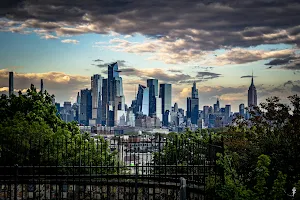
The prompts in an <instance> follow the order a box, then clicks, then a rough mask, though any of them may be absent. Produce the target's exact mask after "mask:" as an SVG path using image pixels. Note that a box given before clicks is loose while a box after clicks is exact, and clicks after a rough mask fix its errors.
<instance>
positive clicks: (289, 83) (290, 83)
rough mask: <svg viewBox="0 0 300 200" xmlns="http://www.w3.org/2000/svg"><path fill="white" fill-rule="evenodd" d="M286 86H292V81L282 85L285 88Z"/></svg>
mask: <svg viewBox="0 0 300 200" xmlns="http://www.w3.org/2000/svg"><path fill="white" fill-rule="evenodd" d="M286 85H293V81H287V82H285V83H284V84H283V86H284V87H285V86H286Z"/></svg>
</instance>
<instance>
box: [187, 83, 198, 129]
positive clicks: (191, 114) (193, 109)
mask: <svg viewBox="0 0 300 200" xmlns="http://www.w3.org/2000/svg"><path fill="white" fill-rule="evenodd" d="M187 118H190V119H191V123H192V124H197V123H198V119H199V98H198V89H197V88H196V82H194V83H193V87H192V97H188V98H187Z"/></svg>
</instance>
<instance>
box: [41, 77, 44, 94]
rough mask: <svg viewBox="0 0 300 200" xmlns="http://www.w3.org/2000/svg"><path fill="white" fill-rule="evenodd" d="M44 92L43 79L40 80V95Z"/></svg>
mask: <svg viewBox="0 0 300 200" xmlns="http://www.w3.org/2000/svg"><path fill="white" fill-rule="evenodd" d="M43 92H44V81H43V79H41V93H43Z"/></svg>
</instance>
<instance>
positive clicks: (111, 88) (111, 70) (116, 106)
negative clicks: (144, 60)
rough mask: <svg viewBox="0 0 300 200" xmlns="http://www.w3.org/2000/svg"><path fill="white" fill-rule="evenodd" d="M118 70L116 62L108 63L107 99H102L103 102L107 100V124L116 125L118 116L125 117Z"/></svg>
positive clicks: (121, 84) (118, 119) (121, 85)
mask: <svg viewBox="0 0 300 200" xmlns="http://www.w3.org/2000/svg"><path fill="white" fill-rule="evenodd" d="M119 72H120V71H119V67H118V63H112V64H110V65H108V78H107V99H104V102H107V103H106V108H105V110H106V121H107V123H106V125H107V126H115V125H118V123H119V122H120V117H122V118H123V117H125V118H126V113H125V97H124V94H123V82H122V77H120V76H119ZM103 85H104V82H103ZM104 102H103V103H104ZM108 122H109V123H108Z"/></svg>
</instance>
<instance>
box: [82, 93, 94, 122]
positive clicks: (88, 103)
mask: <svg viewBox="0 0 300 200" xmlns="http://www.w3.org/2000/svg"><path fill="white" fill-rule="evenodd" d="M80 96H81V99H80V124H83V125H85V126H88V125H89V119H91V118H92V93H91V90H89V89H85V90H81V92H80Z"/></svg>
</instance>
